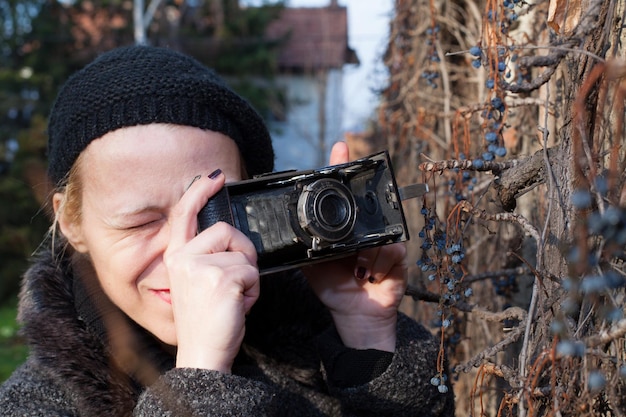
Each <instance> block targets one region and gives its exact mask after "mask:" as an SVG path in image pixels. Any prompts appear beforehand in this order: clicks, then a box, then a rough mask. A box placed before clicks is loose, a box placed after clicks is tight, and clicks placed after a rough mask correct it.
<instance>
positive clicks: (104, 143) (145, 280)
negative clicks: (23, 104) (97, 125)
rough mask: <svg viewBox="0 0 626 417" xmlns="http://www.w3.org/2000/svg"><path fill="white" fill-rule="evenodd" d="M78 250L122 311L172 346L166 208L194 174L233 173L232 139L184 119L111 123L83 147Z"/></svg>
mask: <svg viewBox="0 0 626 417" xmlns="http://www.w3.org/2000/svg"><path fill="white" fill-rule="evenodd" d="M83 162H84V163H83V165H82V172H81V173H80V174H81V176H82V178H83V183H84V190H83V206H82V221H81V225H80V238H81V239H82V242H83V244H82V245H81V247H80V249H79V250H81V251H82V252H86V253H88V254H89V255H90V257H91V259H92V261H93V264H94V267H95V269H96V272H97V274H98V279H99V280H100V283H101V285H102V288H103V289H104V292H105V293H106V294H107V295H108V296H109V298H110V299H111V300H112V301H113V303H115V304H116V305H117V306H118V307H119V308H120V309H121V310H122V311H123V312H124V313H126V314H127V315H128V316H129V317H130V318H131V319H133V320H134V321H135V322H137V323H138V324H139V325H141V326H142V327H144V328H146V329H147V330H148V331H150V332H151V333H153V334H154V335H155V336H156V337H158V338H159V339H161V340H162V341H163V342H165V343H167V344H170V345H175V344H176V332H175V328H174V319H173V313H172V306H171V304H170V299H169V288H170V287H169V285H170V284H169V276H168V273H167V270H166V268H165V265H164V264H163V253H164V251H165V249H166V247H167V245H168V242H169V233H170V230H169V221H168V219H169V215H170V212H171V209H172V208H173V206H174V205H175V204H176V203H177V202H178V201H179V200H180V198H181V196H182V195H183V193H184V192H185V190H186V188H187V187H188V186H189V184H190V183H191V181H192V180H193V178H194V177H195V176H196V175H205V176H206V175H208V174H209V173H211V172H213V171H214V170H215V169H217V168H220V169H221V170H222V171H223V172H224V173H225V175H226V180H227V181H235V180H239V179H241V178H240V176H241V174H240V173H241V172H242V170H241V162H240V156H239V152H238V148H237V146H236V144H235V142H234V141H233V140H231V139H230V138H228V137H227V136H224V135H222V134H221V133H216V132H211V131H205V130H201V129H198V128H193V127H186V126H171V125H163V124H153V125H146V126H133V127H128V128H123V129H119V130H116V131H113V132H110V133H108V134H106V135H104V136H103V137H102V138H100V139H97V140H95V141H93V142H92V143H91V144H90V145H89V146H88V147H87V148H86V149H85V151H84V161H83Z"/></svg>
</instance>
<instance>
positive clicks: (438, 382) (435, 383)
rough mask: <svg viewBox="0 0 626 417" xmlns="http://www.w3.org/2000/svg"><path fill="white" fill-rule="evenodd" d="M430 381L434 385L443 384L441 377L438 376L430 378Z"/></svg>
mask: <svg viewBox="0 0 626 417" xmlns="http://www.w3.org/2000/svg"><path fill="white" fill-rule="evenodd" d="M430 383H431V384H432V385H434V386H438V385H439V384H441V379H440V378H439V377H438V376H434V377H432V378H431V379H430Z"/></svg>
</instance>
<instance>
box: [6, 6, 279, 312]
mask: <svg viewBox="0 0 626 417" xmlns="http://www.w3.org/2000/svg"><path fill="white" fill-rule="evenodd" d="M154 4H155V5H158V7H156V8H155V9H153V10H152V11H153V12H154V15H153V17H152V19H150V21H149V25H147V27H146V37H147V42H148V43H150V44H154V45H161V46H168V47H171V48H174V49H178V50H181V51H183V52H186V53H189V54H191V55H194V56H196V57H197V58H198V59H199V60H201V61H203V62H205V63H206V64H207V65H209V66H211V67H214V68H216V70H217V71H218V72H219V73H220V74H222V75H224V76H225V77H226V78H227V79H228V81H229V82H231V84H232V86H233V88H234V89H235V90H237V91H239V92H240V93H241V94H242V95H244V96H245V97H246V98H248V99H249V100H250V101H251V102H252V103H253V105H254V106H255V107H256V108H257V109H259V111H261V112H262V113H267V112H269V111H270V110H271V108H273V107H276V106H282V105H284V102H283V100H282V95H281V92H280V90H279V89H278V88H276V87H275V86H274V85H273V84H272V76H273V74H274V73H275V71H276V67H277V65H276V54H277V48H278V47H279V46H280V41H271V42H269V41H266V40H265V39H264V36H263V33H264V31H265V27H266V26H267V24H269V22H270V21H271V20H272V19H275V18H277V17H278V15H279V13H280V10H281V9H282V7H283V3H282V2H281V1H276V2H268V3H267V4H265V5H263V6H260V7H254V8H242V7H240V5H239V2H238V1H236V0H214V1H204V2H202V1H200V2H193V5H190V4H189V3H187V2H185V1H163V2H157V3H154ZM148 7H150V6H149V5H148ZM0 27H1V28H3V29H2V30H3V34H2V36H0V121H1V123H0V199H1V201H2V202H3V204H1V205H0V259H1V260H2V262H0V276H1V277H2V279H1V280H0V303H1V302H2V301H4V300H6V299H8V298H11V297H15V295H16V292H17V290H18V287H19V281H20V277H21V274H22V273H23V272H24V271H25V269H26V267H27V262H28V257H29V256H30V255H31V254H32V253H33V252H34V251H35V249H36V248H37V246H38V245H39V244H40V242H41V241H42V238H43V236H44V235H45V233H46V231H47V228H48V225H49V218H48V217H47V214H48V213H47V212H48V211H49V208H48V207H46V206H45V203H46V201H47V196H48V193H49V187H48V184H46V179H45V169H46V160H45V156H46V140H47V137H46V134H45V129H46V120H47V115H48V113H49V110H50V108H51V106H52V103H53V100H54V97H55V96H56V93H57V90H58V88H59V87H60V86H61V84H62V83H63V81H64V80H65V79H67V77H68V76H69V75H70V74H72V73H73V72H75V71H76V70H78V69H79V68H81V67H82V66H84V65H85V64H86V63H88V62H89V61H91V60H92V59H93V58H94V57H95V56H97V54H99V53H101V52H103V51H106V50H109V49H111V48H114V47H116V46H121V45H125V44H130V43H133V42H135V33H134V28H133V2H132V1H130V0H106V1H99V2H95V1H88V0H77V1H73V2H67V1H64V2H59V1H52V0H0ZM259 79H263V80H264V81H263V82H262V83H261V82H259Z"/></svg>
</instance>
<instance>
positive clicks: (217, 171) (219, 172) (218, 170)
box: [209, 168, 222, 180]
mask: <svg viewBox="0 0 626 417" xmlns="http://www.w3.org/2000/svg"><path fill="white" fill-rule="evenodd" d="M221 173H222V170H221V169H219V168H218V169H216V170H215V171H213V172H211V173H210V174H209V178H211V179H212V180H214V179H215V178H217V177H219V175H220V174H221Z"/></svg>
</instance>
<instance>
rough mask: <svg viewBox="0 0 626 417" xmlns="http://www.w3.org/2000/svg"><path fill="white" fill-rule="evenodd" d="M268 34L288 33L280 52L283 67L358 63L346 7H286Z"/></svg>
mask: <svg viewBox="0 0 626 417" xmlns="http://www.w3.org/2000/svg"><path fill="white" fill-rule="evenodd" d="M266 35H267V37H268V38H269V39H280V38H282V37H283V36H285V35H287V36H288V38H287V42H286V44H285V45H284V46H283V47H282V49H281V52H280V54H279V66H280V67H281V68H288V69H299V70H312V69H319V68H326V69H328V68H341V67H342V66H343V65H344V64H347V63H353V64H357V63H358V58H357V56H356V53H355V52H354V51H353V50H352V49H350V47H349V46H348V16H347V10H346V8H345V7H341V6H329V7H321V8H310V7H302V8H285V9H284V10H283V11H282V13H281V16H280V18H279V19H277V20H275V21H273V22H272V23H270V25H269V26H268V28H267V32H266Z"/></svg>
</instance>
